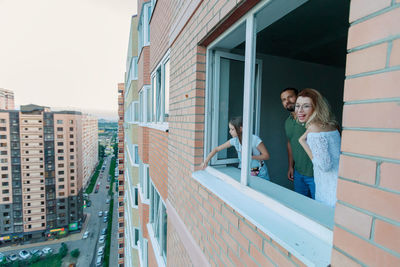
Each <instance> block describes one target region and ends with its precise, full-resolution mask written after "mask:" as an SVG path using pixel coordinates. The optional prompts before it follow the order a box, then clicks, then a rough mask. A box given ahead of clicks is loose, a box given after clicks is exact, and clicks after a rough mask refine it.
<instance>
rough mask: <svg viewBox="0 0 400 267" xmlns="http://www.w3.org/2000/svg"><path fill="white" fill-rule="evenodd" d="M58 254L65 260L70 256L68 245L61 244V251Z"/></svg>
mask: <svg viewBox="0 0 400 267" xmlns="http://www.w3.org/2000/svg"><path fill="white" fill-rule="evenodd" d="M58 254H59V255H60V257H61V258H64V257H65V256H67V254H68V247H67V244H65V243H61V247H60V250H59V251H58Z"/></svg>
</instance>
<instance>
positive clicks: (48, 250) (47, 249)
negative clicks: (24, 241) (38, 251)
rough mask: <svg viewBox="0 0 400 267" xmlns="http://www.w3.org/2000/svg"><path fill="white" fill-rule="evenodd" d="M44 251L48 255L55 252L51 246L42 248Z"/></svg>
mask: <svg viewBox="0 0 400 267" xmlns="http://www.w3.org/2000/svg"><path fill="white" fill-rule="evenodd" d="M42 252H43V254H44V255H47V254H50V253H53V249H52V248H49V247H45V248H43V249H42Z"/></svg>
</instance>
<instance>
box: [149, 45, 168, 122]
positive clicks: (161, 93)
mask: <svg viewBox="0 0 400 267" xmlns="http://www.w3.org/2000/svg"><path fill="white" fill-rule="evenodd" d="M167 63H168V64H169V70H170V68H171V67H170V66H171V63H170V50H169V49H168V51H167V52H166V53H165V55H164V56H163V58H162V59H161V60H160V62H159V63H158V65H157V66H156V67H155V68H154V71H153V72H152V73H151V75H150V81H151V98H152V109H151V112H152V120H151V121H152V122H153V123H157V124H166V125H168V123H167V119H166V118H168V117H169V114H168V113H166V112H165V111H166V103H165V102H166V90H165V81H166V75H165V65H166V64H167ZM170 73H171V72H170ZM158 75H160V77H158ZM158 79H159V80H160V85H159V86H160V88H158V87H157V85H158V82H157V81H158ZM154 81H156V82H154ZM169 91H170V77H168V94H167V96H168V108H167V110H168V111H169ZM158 98H159V99H160V105H155V103H154V102H155V99H158ZM154 108H155V109H154Z"/></svg>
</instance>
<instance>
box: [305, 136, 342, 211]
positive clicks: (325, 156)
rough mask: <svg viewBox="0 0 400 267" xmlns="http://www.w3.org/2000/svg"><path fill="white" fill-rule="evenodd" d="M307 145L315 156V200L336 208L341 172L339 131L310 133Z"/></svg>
mask: <svg viewBox="0 0 400 267" xmlns="http://www.w3.org/2000/svg"><path fill="white" fill-rule="evenodd" d="M307 144H308V146H309V147H310V149H311V152H312V155H313V159H312V163H313V167H314V181H315V200H317V201H320V202H322V203H324V204H326V205H328V206H332V207H334V206H335V203H336V188H337V178H338V172H339V156H340V134H339V132H338V131H337V130H335V131H330V132H319V133H308V134H307Z"/></svg>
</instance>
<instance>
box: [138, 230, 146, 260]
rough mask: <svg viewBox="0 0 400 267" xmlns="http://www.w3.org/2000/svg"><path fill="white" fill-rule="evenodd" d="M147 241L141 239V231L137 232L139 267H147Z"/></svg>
mask: <svg viewBox="0 0 400 267" xmlns="http://www.w3.org/2000/svg"><path fill="white" fill-rule="evenodd" d="M147 243H148V241H147V239H145V238H143V234H142V232H141V231H139V244H138V247H139V261H140V266H147V262H148V261H147V259H148V258H147V255H148V254H147V249H148V246H147Z"/></svg>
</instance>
